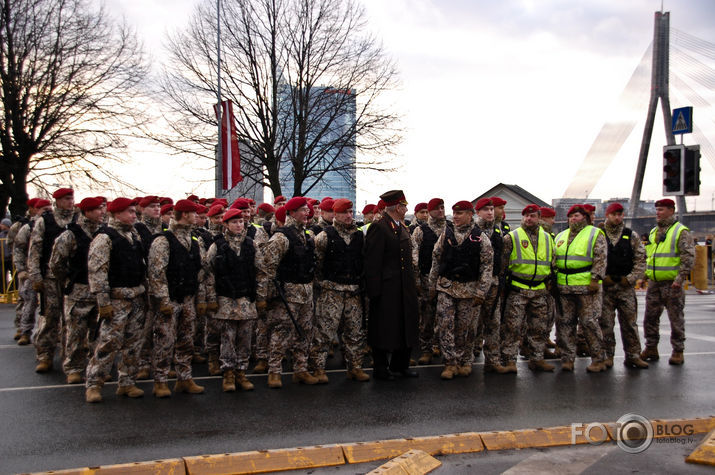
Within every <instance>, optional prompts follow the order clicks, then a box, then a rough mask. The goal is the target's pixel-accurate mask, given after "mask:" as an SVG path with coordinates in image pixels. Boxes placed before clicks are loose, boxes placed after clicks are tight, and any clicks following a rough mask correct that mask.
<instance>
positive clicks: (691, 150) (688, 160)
mask: <svg viewBox="0 0 715 475" xmlns="http://www.w3.org/2000/svg"><path fill="white" fill-rule="evenodd" d="M684 161H685V164H684V165H683V192H684V193H685V194H686V195H688V196H697V195H699V194H700V145H688V146H687V147H685V160H684Z"/></svg>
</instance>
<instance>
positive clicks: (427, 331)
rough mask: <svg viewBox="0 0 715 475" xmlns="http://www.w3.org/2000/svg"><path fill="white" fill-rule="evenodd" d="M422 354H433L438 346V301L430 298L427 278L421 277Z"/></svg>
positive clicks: (420, 325) (420, 327)
mask: <svg viewBox="0 0 715 475" xmlns="http://www.w3.org/2000/svg"><path fill="white" fill-rule="evenodd" d="M418 303H419V311H420V322H419V330H420V336H419V340H420V353H430V354H431V353H432V348H434V347H435V346H437V344H438V341H437V334H436V333H435V312H436V310H437V308H436V306H437V299H436V298H430V297H429V285H428V283H427V277H426V276H420V294H419V302H418Z"/></svg>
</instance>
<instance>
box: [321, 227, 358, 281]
mask: <svg viewBox="0 0 715 475" xmlns="http://www.w3.org/2000/svg"><path fill="white" fill-rule="evenodd" d="M333 227H334V228H335V230H336V231H337V232H338V235H339V236H340V237H341V238H342V239H343V241H345V244H348V245H349V244H350V243H351V242H352V240H353V236H354V235H355V233H359V232H362V231H360V230H359V229H358V228H357V226H356V225H355V223H353V224H351V225H349V226H346V225H344V224H342V223H340V222H338V221H337V220H336V221H335V223H334V224H333ZM327 249H328V235H327V234H326V232H325V231H321V232H320V233H318V235H317V236H316V237H315V258H316V267H315V269H316V273H315V277H316V282H318V283H319V285H320V287H322V288H324V289H332V290H340V291H345V292H358V291H359V290H360V285H349V284H339V283H337V282H333V281H330V280H325V279H323V277H322V270H323V264H324V263H325V252H326V251H327Z"/></svg>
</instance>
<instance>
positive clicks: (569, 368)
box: [561, 361, 573, 372]
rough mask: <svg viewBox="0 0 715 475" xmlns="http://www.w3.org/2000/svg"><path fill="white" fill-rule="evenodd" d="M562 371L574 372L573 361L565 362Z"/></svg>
mask: <svg viewBox="0 0 715 475" xmlns="http://www.w3.org/2000/svg"><path fill="white" fill-rule="evenodd" d="M561 371H568V372H573V361H564V362H563V364H562V365H561Z"/></svg>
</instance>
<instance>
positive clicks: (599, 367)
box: [586, 359, 606, 373]
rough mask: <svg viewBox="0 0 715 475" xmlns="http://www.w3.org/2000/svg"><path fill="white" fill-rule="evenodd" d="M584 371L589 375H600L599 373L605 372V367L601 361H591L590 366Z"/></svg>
mask: <svg viewBox="0 0 715 475" xmlns="http://www.w3.org/2000/svg"><path fill="white" fill-rule="evenodd" d="M586 371H587V372H589V373H600V372H601V371H606V365H605V364H604V363H603V360H595V359H592V360H591V364H590V365H588V366H587V367H586Z"/></svg>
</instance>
